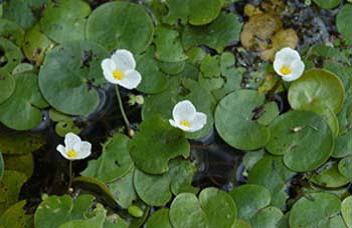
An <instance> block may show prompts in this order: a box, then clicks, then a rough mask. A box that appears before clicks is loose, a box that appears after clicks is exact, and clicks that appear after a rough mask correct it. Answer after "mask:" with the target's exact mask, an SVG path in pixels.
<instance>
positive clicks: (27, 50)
mask: <svg viewBox="0 0 352 228" xmlns="http://www.w3.org/2000/svg"><path fill="white" fill-rule="evenodd" d="M51 46H54V43H53V42H52V41H51V40H50V39H49V38H48V37H47V36H46V35H44V34H43V33H42V32H41V31H40V26H39V25H35V26H33V27H32V28H31V29H29V30H28V31H27V32H26V36H25V41H24V45H23V52H24V54H25V55H26V57H27V58H28V59H30V60H32V61H34V62H35V63H36V65H37V66H39V65H40V64H41V63H42V62H43V59H44V55H45V53H46V51H47V50H48V49H50V47H51Z"/></svg>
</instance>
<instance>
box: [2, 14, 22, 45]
mask: <svg viewBox="0 0 352 228" xmlns="http://www.w3.org/2000/svg"><path fill="white" fill-rule="evenodd" d="M0 36H1V37H4V38H6V39H8V40H9V41H11V42H13V43H14V44H16V45H17V46H22V43H23V40H24V30H23V29H22V28H21V27H20V26H19V25H18V24H16V23H14V22H13V21H9V20H6V19H0Z"/></svg>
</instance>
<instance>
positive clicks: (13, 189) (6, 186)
mask: <svg viewBox="0 0 352 228" xmlns="http://www.w3.org/2000/svg"><path fill="white" fill-rule="evenodd" d="M26 180H27V177H26V175H25V174H23V173H20V172H17V171H7V170H5V173H4V176H3V178H2V180H1V181H0V215H1V214H2V213H3V212H4V211H5V210H6V209H7V208H9V207H10V206H11V205H13V204H15V203H16V202H17V201H18V197H19V194H20V191H21V188H22V185H23V184H24V183H25V182H26Z"/></svg>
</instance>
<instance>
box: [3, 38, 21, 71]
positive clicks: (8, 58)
mask: <svg viewBox="0 0 352 228" xmlns="http://www.w3.org/2000/svg"><path fill="white" fill-rule="evenodd" d="M0 49H1V50H2V52H3V56H4V57H2V58H1V60H0V64H1V67H0V70H4V71H7V72H12V70H13V69H15V67H16V66H17V65H18V64H19V63H20V62H21V60H22V53H21V49H20V48H19V47H17V46H16V45H15V44H13V43H12V42H11V41H9V40H6V39H4V38H0Z"/></svg>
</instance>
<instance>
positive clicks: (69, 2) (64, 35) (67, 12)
mask: <svg viewBox="0 0 352 228" xmlns="http://www.w3.org/2000/svg"><path fill="white" fill-rule="evenodd" d="M90 12H91V10H90V6H89V5H88V4H87V3H86V2H84V1H82V0H60V1H59V2H50V3H49V4H48V5H47V6H46V7H45V9H44V12H43V15H42V18H41V20H40V28H41V31H42V32H43V33H44V34H45V35H47V36H48V37H50V38H51V39H52V40H54V41H56V42H57V43H62V42H65V41H73V40H84V38H85V35H84V32H85V31H84V30H85V25H86V20H87V19H86V18H87V17H88V15H89V14H90Z"/></svg>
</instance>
